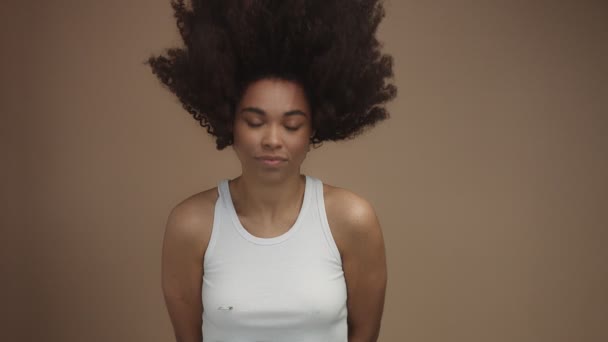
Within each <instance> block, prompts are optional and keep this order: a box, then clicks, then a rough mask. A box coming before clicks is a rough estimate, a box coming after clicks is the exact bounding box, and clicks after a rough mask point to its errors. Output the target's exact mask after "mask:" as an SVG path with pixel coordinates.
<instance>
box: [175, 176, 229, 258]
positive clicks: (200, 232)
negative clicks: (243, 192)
mask: <svg viewBox="0 0 608 342" xmlns="http://www.w3.org/2000/svg"><path fill="white" fill-rule="evenodd" d="M218 196H219V194H218V188H217V187H213V188H210V189H207V190H204V191H201V192H199V193H196V194H193V195H191V196H189V197H187V198H186V199H184V200H182V201H180V202H179V203H178V204H176V205H175V206H174V207H173V209H172V210H171V212H170V214H169V218H168V221H167V227H166V230H167V232H166V233H169V234H170V235H173V236H174V237H177V236H179V239H180V240H181V239H184V238H185V239H192V240H194V241H196V245H197V246H203V247H206V246H207V244H208V243H209V239H210V238H211V230H212V228H213V219H214V217H213V216H214V212H215V203H216V201H217V199H218ZM201 252H202V253H204V250H201Z"/></svg>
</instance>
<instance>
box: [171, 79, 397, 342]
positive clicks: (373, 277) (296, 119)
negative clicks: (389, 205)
mask: <svg viewBox="0 0 608 342" xmlns="http://www.w3.org/2000/svg"><path fill="white" fill-rule="evenodd" d="M246 108H255V110H254V111H251V110H249V109H248V110H243V109H246ZM258 109H259V110H262V111H263V112H265V113H266V114H265V115H260V114H256V111H257V110H258ZM293 110H299V111H301V112H302V113H303V115H301V114H299V115H285V113H286V112H289V111H293ZM237 111H238V112H237V115H236V118H235V124H234V136H235V139H234V140H235V144H234V146H233V148H234V150H235V152H236V154H237V156H238V157H239V160H240V161H241V165H242V168H243V174H242V175H241V176H239V177H237V178H236V179H234V180H232V181H231V182H230V192H231V194H232V196H233V201H234V202H235V206H236V207H237V213H238V215H239V219H240V220H241V223H242V224H243V226H244V227H245V228H246V229H247V230H248V231H249V232H250V233H252V234H253V235H255V236H258V237H266V238H268V237H273V236H278V235H280V234H282V233H284V232H285V231H286V230H287V229H289V227H291V226H292V225H293V223H294V222H295V220H296V218H297V215H298V213H299V210H300V205H301V202H302V196H303V192H304V176H303V175H301V174H300V165H301V164H302V162H303V161H304V159H305V158H306V154H307V152H308V151H309V137H310V135H311V134H312V129H311V128H312V127H311V120H310V113H309V107H308V104H307V102H306V100H305V96H304V93H303V91H302V89H301V88H300V87H299V86H298V85H297V84H296V83H293V82H289V81H280V80H269V79H266V80H261V81H258V82H256V83H254V84H252V85H251V86H250V87H249V88H248V89H247V90H246V92H245V94H244V96H243V99H242V100H241V103H240V104H239V106H238V110H237ZM250 124H255V125H258V124H261V125H260V126H259V127H251V126H250ZM295 127H299V128H298V129H297V130H295V131H290V130H289V129H288V128H295ZM265 154H272V155H279V156H282V157H285V158H286V159H287V160H286V161H285V162H283V163H281V165H278V166H274V167H271V166H266V165H264V164H263V163H261V162H259V161H258V160H256V159H255V157H258V156H260V155H265ZM323 193H324V199H325V209H326V212H327V218H328V222H329V225H330V229H331V232H332V235H333V236H334V239H335V241H336V244H337V246H338V249H339V251H340V255H341V258H342V266H343V269H344V277H345V279H346V285H347V291H348V293H347V294H348V300H347V307H348V341H349V342H374V341H376V340H377V338H378V334H379V331H380V322H381V318H382V311H383V307H384V297H385V290H386V283H387V271H386V259H385V248H384V241H383V237H382V230H381V228H380V224H379V222H378V218H377V216H376V214H375V211H374V209H373V207H372V206H371V205H370V203H369V202H368V201H366V200H365V199H363V198H362V197H360V196H358V195H356V194H354V193H353V192H350V191H348V190H345V189H342V188H338V187H333V186H331V185H328V184H324V187H323ZM217 198H218V192H217V187H214V188H212V189H209V190H206V191H203V192H200V193H198V194H195V195H193V196H190V197H189V198H187V199H185V200H183V201H182V202H180V203H179V204H178V205H176V206H175V208H173V210H172V211H171V214H170V215H169V218H168V221H167V225H166V230H165V237H164V241H163V252H162V288H163V293H164V297H165V303H166V305H167V309H168V312H169V316H170V318H171V322H172V324H173V329H174V333H175V336H176V340H177V341H178V342H195V341H196V342H200V341H201V338H202V333H201V324H202V318H201V316H202V312H203V310H204V308H203V307H202V297H201V286H202V276H203V267H202V265H203V257H204V254H205V250H206V246H207V245H208V243H209V238H210V236H211V227H212V225H213V213H214V208H215V201H216V200H217ZM268 226H271V227H275V228H274V229H273V230H272V231H269V230H263V229H261V228H260V227H268Z"/></svg>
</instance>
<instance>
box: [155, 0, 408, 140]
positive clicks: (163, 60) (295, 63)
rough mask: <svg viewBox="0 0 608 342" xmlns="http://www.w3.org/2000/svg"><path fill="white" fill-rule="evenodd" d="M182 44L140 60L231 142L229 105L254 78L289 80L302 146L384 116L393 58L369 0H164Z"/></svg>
mask: <svg viewBox="0 0 608 342" xmlns="http://www.w3.org/2000/svg"><path fill="white" fill-rule="evenodd" d="M171 6H172V8H173V10H174V16H175V19H176V20H177V27H178V29H179V33H180V35H181V38H182V39H183V42H184V47H182V48H170V49H166V50H165V54H164V55H160V56H151V57H149V58H148V60H147V61H146V62H145V63H146V64H148V65H150V66H151V68H152V72H153V73H154V74H155V75H156V76H157V77H158V79H159V80H160V81H161V82H162V83H163V84H164V85H165V86H166V87H167V88H168V89H169V90H170V91H171V92H172V93H174V94H175V95H176V96H177V97H178V98H179V100H180V102H181V104H182V106H183V107H184V109H185V110H187V111H188V112H189V113H190V114H192V116H193V117H194V118H195V119H196V120H197V121H199V123H200V125H201V126H203V127H206V129H207V132H208V133H209V134H211V135H213V136H215V137H216V148H217V149H218V150H222V149H224V148H225V147H226V146H229V145H231V144H232V143H233V136H232V125H233V122H234V115H235V113H234V112H235V109H236V106H237V104H238V101H239V100H240V97H241V96H242V94H243V92H244V90H245V88H246V86H247V85H248V84H250V83H251V82H253V81H255V80H258V79H261V78H279V79H284V80H292V81H296V82H298V83H299V84H301V85H302V86H303V88H304V89H305V93H306V95H307V97H308V102H309V104H310V107H311V110H312V127H313V131H314V135H313V136H312V137H311V139H310V142H311V143H312V144H317V143H322V142H323V141H327V140H331V141H338V140H344V139H352V138H354V137H355V136H357V135H359V134H361V133H362V132H363V131H364V129H365V128H366V127H373V126H374V125H375V124H376V123H377V122H378V121H381V120H384V119H387V118H388V117H389V113H388V111H387V110H386V108H384V104H385V103H386V102H388V101H390V100H392V99H393V98H394V97H395V96H396V94H397V89H396V87H395V86H394V85H393V84H391V83H389V82H388V81H387V79H392V78H393V70H392V68H393V59H392V57H391V56H390V55H387V54H383V53H382V52H381V51H380V50H381V44H380V43H379V42H378V40H377V39H376V30H377V27H378V25H379V23H380V21H381V20H382V18H383V17H384V15H385V12H384V7H383V5H382V2H381V1H378V0H324V1H314V0H308V1H306V0H192V1H191V2H190V3H189V4H185V3H184V0H172V1H171Z"/></svg>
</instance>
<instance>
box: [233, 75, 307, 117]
mask: <svg viewBox="0 0 608 342" xmlns="http://www.w3.org/2000/svg"><path fill="white" fill-rule="evenodd" d="M245 107H255V108H259V109H261V110H263V111H264V112H266V113H267V114H269V115H282V114H283V113H285V112H289V111H293V110H300V111H303V112H304V113H305V114H306V115H307V116H308V115H309V111H310V110H309V105H308V101H307V99H306V94H305V92H304V89H303V88H302V86H300V85H299V84H298V83H297V82H293V81H287V80H281V79H261V80H258V81H255V82H253V83H251V84H250V85H249V86H248V87H247V88H246V89H245V92H244V93H243V97H242V98H241V101H240V103H239V108H245Z"/></svg>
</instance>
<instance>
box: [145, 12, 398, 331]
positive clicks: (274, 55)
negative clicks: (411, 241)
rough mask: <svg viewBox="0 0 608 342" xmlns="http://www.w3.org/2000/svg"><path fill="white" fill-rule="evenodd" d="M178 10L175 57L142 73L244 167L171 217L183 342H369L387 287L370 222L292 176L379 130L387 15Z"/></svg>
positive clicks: (165, 268)
mask: <svg viewBox="0 0 608 342" xmlns="http://www.w3.org/2000/svg"><path fill="white" fill-rule="evenodd" d="M172 5H173V8H174V10H175V16H176V18H177V23H178V27H179V29H180V34H181V36H182V38H183V39H184V43H185V48H183V49H170V50H168V52H167V55H166V56H159V57H151V58H150V59H149V60H148V63H149V64H150V65H151V67H152V70H153V72H154V73H155V74H156V75H157V76H158V77H159V79H160V80H161V81H162V82H163V84H164V85H166V86H167V88H169V89H170V90H171V91H172V92H173V93H175V94H176V95H177V96H178V98H179V99H180V101H181V102H182V104H183V106H184V108H185V109H186V110H187V111H189V112H190V113H191V114H192V115H193V116H194V117H195V119H197V120H198V121H199V122H200V124H201V125H202V126H204V127H206V128H207V131H208V132H209V133H210V134H212V135H213V136H215V138H216V145H217V148H218V149H219V150H221V149H223V148H225V147H227V146H232V148H233V149H234V151H235V152H236V155H237V157H238V158H239V160H240V162H241V166H242V173H241V175H240V176H239V177H236V178H234V179H231V180H228V179H224V180H221V181H220V182H218V186H217V187H214V188H212V189H208V190H206V191H203V192H200V193H197V194H195V195H192V196H190V197H189V198H187V199H185V200H183V201H182V202H180V203H179V204H178V205H176V206H175V208H173V210H172V211H171V213H170V215H169V218H168V222H167V226H166V232H165V237H164V243H163V256H162V288H163V293H164V296H165V301H166V304H167V308H168V311H169V315H170V318H171V321H172V324H173V328H174V332H175V336H176V339H177V341H180V342H194V341H197V342H198V341H201V339H202V340H203V341H206V342H213V341H226V342H228V341H290V342H292V341H293V342H298V341H301V342H313V341H314V342H319V341H332V342H358V341H366V342H369V341H376V340H377V337H378V334H379V330H380V322H381V317H382V311H383V306H384V295H385V289H386V281H387V275H386V261H385V250H384V243H383V238H382V232H381V228H380V225H379V223H378V219H377V217H376V214H375V212H374V209H373V208H372V206H371V205H370V204H369V202H368V201H366V200H365V199H364V198H362V197H360V196H358V195H356V194H355V193H353V192H351V191H348V190H346V189H342V188H339V187H334V186H331V185H328V184H324V183H323V182H321V180H319V179H317V178H315V177H312V176H308V175H303V174H301V173H300V167H301V165H302V163H303V161H304V159H305V158H306V155H307V153H308V152H309V151H310V145H311V144H315V143H322V142H323V141H325V140H334V141H335V140H342V139H347V138H353V137H354V136H356V135H358V134H360V133H361V132H362V130H363V129H364V128H365V127H371V126H373V125H374V124H375V123H376V122H378V121H380V120H383V119H386V118H387V117H388V113H387V112H386V110H385V109H384V108H383V107H382V106H381V105H382V104H383V103H385V102H387V101H389V100H391V99H393V98H394V97H395V94H396V89H395V87H394V86H393V85H392V84H385V83H384V80H385V78H388V77H391V76H392V60H391V58H390V56H387V55H382V54H381V53H380V52H379V46H380V45H379V43H378V41H377V40H376V38H375V31H376V28H377V25H378V23H379V22H380V20H381V18H382V17H383V15H384V12H383V8H382V5H381V4H379V3H377V1H356V0H348V1H347V0H343V1H323V2H322V3H320V2H318V1H276V0H275V1H263V0H260V1H255V0H254V1H226V0H223V1H195V2H193V3H192V6H191V7H188V6H186V5H185V4H184V3H183V1H174V2H172Z"/></svg>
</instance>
